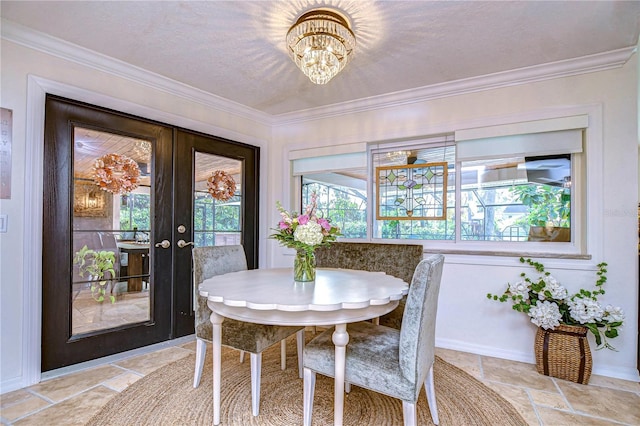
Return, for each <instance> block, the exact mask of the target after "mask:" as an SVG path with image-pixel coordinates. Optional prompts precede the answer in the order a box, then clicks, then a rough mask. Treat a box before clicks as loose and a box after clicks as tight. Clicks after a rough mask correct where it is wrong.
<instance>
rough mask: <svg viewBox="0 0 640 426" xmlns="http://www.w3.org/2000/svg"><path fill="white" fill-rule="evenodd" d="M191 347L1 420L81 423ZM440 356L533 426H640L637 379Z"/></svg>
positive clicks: (87, 381)
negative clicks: (566, 374) (543, 371)
mask: <svg viewBox="0 0 640 426" xmlns="http://www.w3.org/2000/svg"><path fill="white" fill-rule="evenodd" d="M194 350H195V342H194V341H189V342H186V343H185V342H184V340H183V341H181V342H180V343H179V344H177V345H173V346H169V345H160V346H159V347H157V346H156V348H155V349H154V350H153V351H147V352H146V353H142V354H141V353H140V351H137V352H135V354H134V355H131V356H128V357H121V359H119V360H115V361H110V362H105V363H103V364H100V365H95V366H92V367H91V368H88V369H85V370H82V371H76V372H69V373H67V374H64V375H60V376H58V377H55V378H50V379H47V380H44V381H42V382H41V383H39V384H37V385H34V386H31V387H28V388H25V389H20V390H17V391H14V392H9V393H6V394H3V395H1V396H0V423H1V424H2V425H37V426H45V425H46V426H48V425H56V426H66V425H83V424H85V423H86V421H88V420H89V419H90V418H91V416H92V415H93V414H94V413H96V412H97V411H98V410H99V409H100V408H101V407H102V406H104V404H106V403H107V402H108V401H109V400H110V399H111V398H112V397H113V396H114V395H116V394H117V393H118V392H121V391H122V390H123V389H125V388H126V387H127V386H129V385H130V384H132V383H133V382H135V381H136V380H138V379H140V378H141V377H144V376H145V375H147V374H149V373H151V372H152V371H154V370H156V369H157V368H160V367H162V366H163V365H166V364H168V363H170V362H173V361H175V360H178V359H180V358H182V357H185V356H187V355H189V354H190V353H192V352H193V351H194ZM436 353H437V355H438V356H440V357H441V358H442V359H444V360H446V361H448V362H449V363H451V364H453V365H456V366H457V367H459V368H461V369H463V370H464V371H466V372H468V373H469V374H471V375H472V376H474V377H476V378H477V379H479V380H480V381H482V382H483V383H485V384H486V385H487V386H489V387H491V388H492V389H494V390H495V391H496V392H498V393H499V394H500V395H502V396H503V397H504V398H506V399H507V400H508V401H510V402H511V403H512V404H513V405H514V407H516V409H517V410H518V411H519V412H520V413H521V414H522V416H523V417H524V418H525V420H526V421H527V422H528V423H529V424H530V425H545V426H561V425H581V426H582V425H640V383H636V382H630V381H625V380H618V379H611V378H607V377H602V376H592V377H591V380H590V383H589V385H588V386H586V385H579V384H575V383H571V382H567V381H564V380H560V379H555V378H551V377H547V376H543V375H540V374H538V373H537V372H536V370H535V366H534V365H532V364H526V363H521V362H515V361H507V360H503V359H497V358H491V357H486V356H480V355H474V354H469V353H464V352H456V351H451V350H446V349H437V351H436ZM461 426H462V425H461Z"/></svg>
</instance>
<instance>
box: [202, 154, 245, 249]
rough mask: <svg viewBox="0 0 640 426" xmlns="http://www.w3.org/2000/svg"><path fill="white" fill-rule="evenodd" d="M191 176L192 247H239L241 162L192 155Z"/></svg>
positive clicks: (241, 186) (240, 236) (205, 155)
mask: <svg viewBox="0 0 640 426" xmlns="http://www.w3.org/2000/svg"><path fill="white" fill-rule="evenodd" d="M194 175H195V176H194V182H195V185H194V200H193V207H194V208H193V238H194V239H193V242H194V245H195V246H196V247H202V246H221V245H237V244H242V189H243V183H242V176H243V173H242V162H241V161H238V160H235V159H232V158H226V157H221V156H218V155H213V154H209V153H205V152H196V153H195V167H194Z"/></svg>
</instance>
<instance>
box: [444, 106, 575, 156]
mask: <svg viewBox="0 0 640 426" xmlns="http://www.w3.org/2000/svg"><path fill="white" fill-rule="evenodd" d="M587 125H588V117H587V116H586V115H584V116H583V115H581V116H574V117H561V118H555V119H549V120H538V121H528V122H523V123H512V124H506V125H501V126H488V127H481V128H477V129H465V130H459V131H456V135H455V136H456V150H457V157H458V160H459V161H468V160H480V159H486V158H496V157H524V156H536V155H556V154H573V153H578V152H582V134H583V132H582V131H583V129H585V128H586V127H587Z"/></svg>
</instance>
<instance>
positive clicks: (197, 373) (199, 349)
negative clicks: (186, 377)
mask: <svg viewBox="0 0 640 426" xmlns="http://www.w3.org/2000/svg"><path fill="white" fill-rule="evenodd" d="M206 353H207V344H206V342H205V341H204V340H202V339H197V340H196V366H195V370H194V372H193V387H194V388H197V387H198V386H199V385H200V378H202V368H203V367H204V356H205V355H206Z"/></svg>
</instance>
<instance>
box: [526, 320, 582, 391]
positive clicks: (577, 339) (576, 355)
mask: <svg viewBox="0 0 640 426" xmlns="http://www.w3.org/2000/svg"><path fill="white" fill-rule="evenodd" d="M587 331H588V328H587V327H583V326H578V325H559V326H557V327H556V328H555V329H554V330H544V329H543V328H540V327H538V332H537V333H536V340H535V353H536V369H537V370H538V373H540V374H544V375H545V376H552V377H557V378H559V379H564V380H570V381H572V382H576V383H582V384H585V385H586V384H587V383H589V378H590V377H591V367H592V366H593V361H592V358H591V349H590V348H589V341H588V340H587Z"/></svg>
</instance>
